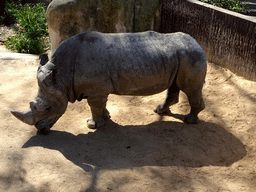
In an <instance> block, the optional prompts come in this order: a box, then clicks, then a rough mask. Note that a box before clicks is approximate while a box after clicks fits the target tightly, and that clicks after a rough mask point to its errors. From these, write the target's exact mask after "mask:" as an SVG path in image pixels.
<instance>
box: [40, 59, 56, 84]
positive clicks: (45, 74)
mask: <svg viewBox="0 0 256 192" xmlns="http://www.w3.org/2000/svg"><path fill="white" fill-rule="evenodd" d="M56 72H57V70H56V67H55V65H54V64H52V63H49V62H48V63H47V64H46V65H44V66H41V67H40V68H39V70H38V72H37V78H38V81H39V83H43V84H44V85H46V86H51V85H53V84H54V81H55V74H56Z"/></svg>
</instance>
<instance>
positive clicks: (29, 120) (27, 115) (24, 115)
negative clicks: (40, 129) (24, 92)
mask: <svg viewBox="0 0 256 192" xmlns="http://www.w3.org/2000/svg"><path fill="white" fill-rule="evenodd" d="M11 113H12V114H13V115H14V116H15V117H16V118H17V119H19V120H21V121H22V122H24V123H26V124H29V125H35V124H36V122H35V118H34V117H33V113H32V110H31V109H30V108H28V109H26V110H25V111H23V112H19V111H11Z"/></svg>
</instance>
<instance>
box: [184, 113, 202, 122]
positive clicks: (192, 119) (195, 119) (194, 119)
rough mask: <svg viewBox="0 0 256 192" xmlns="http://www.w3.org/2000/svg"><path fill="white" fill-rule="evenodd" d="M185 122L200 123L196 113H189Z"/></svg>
mask: <svg viewBox="0 0 256 192" xmlns="http://www.w3.org/2000/svg"><path fill="white" fill-rule="evenodd" d="M184 122H185V123H190V124H197V123H199V119H198V117H197V116H196V115H192V114H188V115H185V119H184Z"/></svg>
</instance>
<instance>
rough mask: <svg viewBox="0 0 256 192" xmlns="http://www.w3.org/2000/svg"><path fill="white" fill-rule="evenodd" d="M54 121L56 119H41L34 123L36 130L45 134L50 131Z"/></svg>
mask: <svg viewBox="0 0 256 192" xmlns="http://www.w3.org/2000/svg"><path fill="white" fill-rule="evenodd" d="M56 121H57V120H51V121H50V120H46V119H42V120H40V121H38V122H37V123H36V124H35V127H36V128H37V130H38V132H40V133H41V134H44V135H46V134H48V133H49V132H50V129H51V128H52V126H53V125H54V124H55V122H56Z"/></svg>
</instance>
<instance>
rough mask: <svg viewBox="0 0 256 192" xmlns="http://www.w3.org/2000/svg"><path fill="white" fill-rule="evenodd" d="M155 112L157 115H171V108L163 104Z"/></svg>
mask: <svg viewBox="0 0 256 192" xmlns="http://www.w3.org/2000/svg"><path fill="white" fill-rule="evenodd" d="M154 112H155V113H158V114H163V113H170V112H171V111H170V109H169V107H163V105H162V104H160V105H158V106H157V107H156V108H155V109H154Z"/></svg>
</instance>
